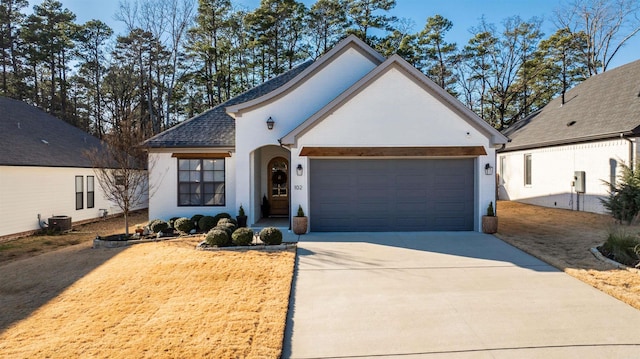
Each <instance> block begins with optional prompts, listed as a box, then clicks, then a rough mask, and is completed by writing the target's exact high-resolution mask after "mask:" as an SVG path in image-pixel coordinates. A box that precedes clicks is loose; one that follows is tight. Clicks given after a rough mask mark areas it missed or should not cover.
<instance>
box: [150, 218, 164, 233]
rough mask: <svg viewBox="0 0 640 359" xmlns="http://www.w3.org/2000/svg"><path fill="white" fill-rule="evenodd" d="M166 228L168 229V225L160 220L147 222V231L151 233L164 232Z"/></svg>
mask: <svg viewBox="0 0 640 359" xmlns="http://www.w3.org/2000/svg"><path fill="white" fill-rule="evenodd" d="M167 228H169V224H168V223H167V222H165V221H163V220H161V219H154V220H153V221H151V222H149V229H150V230H151V231H152V232H153V233H159V232H162V231H165V230H166V229H167Z"/></svg>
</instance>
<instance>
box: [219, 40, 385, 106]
mask: <svg viewBox="0 0 640 359" xmlns="http://www.w3.org/2000/svg"><path fill="white" fill-rule="evenodd" d="M351 48H353V49H356V50H357V51H359V52H360V53H361V54H363V55H364V56H365V57H367V58H369V59H371V60H372V61H373V62H374V63H376V64H380V63H382V62H383V61H384V60H385V58H384V56H382V55H381V54H380V53H378V52H377V51H375V50H374V49H373V48H371V46H369V45H367V44H366V43H365V42H364V41H362V40H360V38H358V37H357V36H355V35H349V36H347V37H346V38H345V39H343V40H342V41H340V42H339V43H338V44H336V45H335V46H334V47H333V48H331V50H329V51H327V53H326V54H324V55H322V56H321V57H320V58H319V59H318V60H317V61H315V62H314V63H313V64H312V65H311V66H309V67H308V68H306V69H305V71H303V72H301V73H300V74H298V75H297V76H296V77H295V78H293V79H292V80H291V81H290V82H288V83H286V84H285V85H284V86H281V87H279V88H277V89H275V90H274V91H271V92H269V93H266V94H264V95H263V96H260V97H256V98H254V99H251V100H250V101H246V102H242V103H236V104H234V105H231V106H228V107H227V112H228V113H229V114H231V115H233V116H237V115H238V114H241V113H242V112H243V111H245V110H247V109H250V108H253V107H256V106H259V105H260V104H263V103H265V102H267V101H270V100H272V99H274V98H277V97H279V96H282V95H284V94H286V93H289V92H291V91H293V90H294V89H295V88H297V87H298V86H299V85H301V84H302V83H304V81H306V80H307V79H309V78H310V77H311V75H312V74H314V73H316V72H318V71H320V70H321V69H322V68H323V67H324V66H326V65H327V64H329V63H331V61H332V60H333V59H335V58H337V57H338V56H340V55H341V54H343V53H344V52H345V51H347V49H351Z"/></svg>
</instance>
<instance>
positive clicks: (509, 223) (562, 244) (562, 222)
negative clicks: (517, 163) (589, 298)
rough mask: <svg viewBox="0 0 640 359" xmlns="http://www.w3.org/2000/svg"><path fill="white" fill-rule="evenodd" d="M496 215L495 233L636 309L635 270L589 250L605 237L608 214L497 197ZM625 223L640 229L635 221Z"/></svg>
mask: <svg viewBox="0 0 640 359" xmlns="http://www.w3.org/2000/svg"><path fill="white" fill-rule="evenodd" d="M498 216H499V221H500V223H499V228H498V233H497V234H496V236H497V237H498V238H500V239H502V240H504V241H505V242H507V243H510V244H512V245H514V246H515V247H518V248H520V249H522V250H524V251H525V252H527V253H530V254H532V255H534V256H536V257H538V258H540V259H542V260H543V261H545V262H547V263H549V264H551V265H553V266H554V267H556V268H558V269H561V270H563V271H565V272H566V273H567V274H569V275H571V276H573V277H575V278H577V279H579V280H581V281H583V282H585V283H588V284H589V285H591V286H593V287H595V288H597V289H599V290H601V291H603V292H605V293H607V294H609V295H611V296H613V297H616V298H618V299H620V300H622V301H623V302H625V303H627V304H629V305H631V306H633V307H635V308H637V309H640V274H638V273H636V272H633V271H629V270H624V269H615V268H614V267H613V266H611V265H609V264H607V263H604V262H602V261H600V260H598V259H597V258H595V257H594V256H593V254H591V252H589V249H590V248H593V247H597V246H599V245H601V244H602V243H603V242H604V241H605V239H606V236H607V233H608V231H609V230H610V229H611V228H612V227H613V226H614V225H615V224H614V222H613V220H612V219H611V217H609V216H606V215H600V214H594V213H586V212H576V211H568V210H562V209H554V208H545V207H538V206H531V205H526V204H522V203H517V202H507V201H502V202H498ZM625 227H626V226H625ZM626 229H627V230H628V231H629V232H635V233H638V232H640V227H638V226H631V227H626Z"/></svg>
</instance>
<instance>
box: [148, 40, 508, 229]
mask: <svg viewBox="0 0 640 359" xmlns="http://www.w3.org/2000/svg"><path fill="white" fill-rule="evenodd" d="M506 141H507V139H506V137H504V136H503V135H502V134H500V133H499V132H498V131H496V130H495V129H494V128H492V127H491V126H489V125H488V124H487V123H485V122H484V121H483V120H482V119H480V118H479V117H478V116H476V115H475V114H474V113H473V112H472V111H470V110H469V109H467V108H466V107H464V106H463V105H462V104H461V103H460V102H459V101H458V100H457V99H455V98H454V97H452V96H451V95H449V94H448V93H446V91H444V90H442V89H441V88H440V87H438V86H437V85H436V84H434V83H433V82H432V81H430V80H429V79H428V78H427V77H426V76H424V75H423V74H422V73H420V72H419V71H418V70H416V69H415V68H413V67H412V66H411V65H409V64H408V63H407V62H406V61H404V60H403V59H402V58H400V57H399V56H397V55H394V56H391V57H390V58H388V59H385V58H384V57H383V56H382V55H380V54H379V53H377V52H376V51H374V50H373V49H372V48H371V47H369V46H368V45H366V44H365V43H364V42H362V41H361V40H359V39H358V38H357V37H355V36H350V37H348V38H346V39H345V40H343V41H341V42H340V43H339V44H337V45H336V46H335V47H334V48H333V49H331V50H330V51H329V52H327V53H326V54H325V55H324V56H322V57H320V58H319V59H317V60H316V61H314V62H306V63H304V64H302V65H300V66H298V67H296V68H294V69H292V70H290V71H289V72H287V73H284V74H282V75H280V76H278V77H275V78H273V79H271V80H269V81H267V82H265V83H263V84H262V85H260V86H258V87H255V88H253V89H251V90H249V91H247V92H245V93H243V94H241V95H240V96H238V97H236V98H234V99H232V100H230V101H228V102H226V103H223V104H221V105H219V106H217V107H215V108H213V109H211V110H209V111H207V112H204V113H202V114H200V115H198V116H196V117H194V118H191V119H189V120H187V121H185V122H183V123H181V124H179V125H177V126H175V127H174V128H171V129H169V130H167V131H165V132H163V133H161V134H159V135H157V136H155V137H153V138H151V139H149V140H147V141H146V145H147V146H148V147H149V158H150V162H153V163H154V165H153V169H152V170H151V172H150V183H151V184H152V187H153V188H154V190H155V191H156V192H155V193H156V194H155V196H154V197H152V198H151V200H150V207H149V211H150V212H149V217H150V218H163V219H168V218H170V217H174V216H189V215H193V214H196V213H200V214H215V213H219V212H228V213H231V214H232V215H235V214H237V212H238V208H239V207H240V205H242V206H243V208H244V209H245V211H246V213H247V215H248V216H249V222H248V223H249V224H252V223H257V222H258V221H259V220H260V219H261V217H262V212H261V207H260V206H261V202H262V199H263V197H266V198H267V199H268V201H269V203H270V207H271V211H270V215H271V216H284V217H290V216H292V215H295V214H296V210H297V208H298V206H302V208H303V210H304V212H305V214H306V215H308V217H309V222H310V230H311V231H428V230H462V231H478V230H480V226H481V216H482V215H483V214H485V212H486V208H487V206H488V205H489V203H490V202H492V201H494V200H495V186H496V183H495V175H493V172H492V171H493V168H494V167H495V164H494V162H495V149H496V148H499V147H501V146H502V144H504V143H506ZM485 167H488V169H487V170H485ZM490 171H491V174H490V175H487V174H486V173H485V172H490Z"/></svg>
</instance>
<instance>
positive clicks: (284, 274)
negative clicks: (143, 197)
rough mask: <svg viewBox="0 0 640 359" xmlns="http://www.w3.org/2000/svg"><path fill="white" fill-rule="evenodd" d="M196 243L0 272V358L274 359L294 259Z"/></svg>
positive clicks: (65, 255) (33, 263)
mask: <svg viewBox="0 0 640 359" xmlns="http://www.w3.org/2000/svg"><path fill="white" fill-rule="evenodd" d="M199 240H201V238H192V239H177V240H170V241H164V242H156V243H144V244H137V245H134V246H131V247H126V248H121V249H91V248H90V243H89V242H86V243H83V244H79V245H75V246H71V247H67V248H64V249H62V250H58V251H54V252H50V253H45V254H42V255H39V256H37V257H32V258H27V259H23V260H16V261H12V262H10V263H7V264H5V265H1V266H0V278H3V280H2V281H1V282H0V307H1V308H2V314H1V316H0V357H6V358H43V357H50V358H74V357H76V358H77V357H105V358H106V357H109V358H143V357H146V358H204V357H207V358H240V357H241V358H278V357H279V356H280V352H281V350H282V338H283V335H284V328H285V322H286V314H287V306H288V300H289V292H290V286H291V279H292V275H293V267H294V260H295V253H293V252H279V253H262V252H256V251H249V252H244V253H236V252H206V251H196V250H194V246H195V244H197V242H198V241H199Z"/></svg>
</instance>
